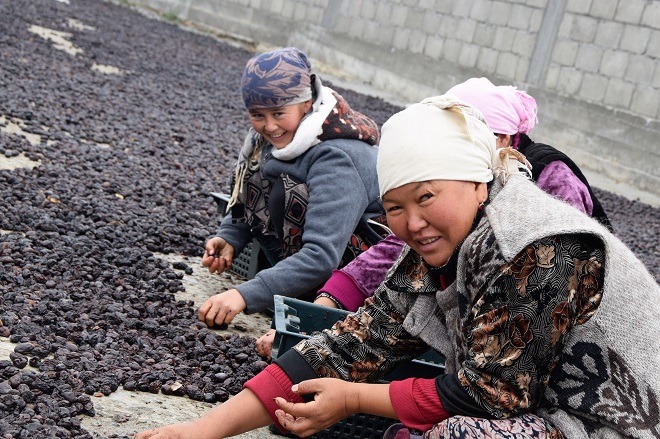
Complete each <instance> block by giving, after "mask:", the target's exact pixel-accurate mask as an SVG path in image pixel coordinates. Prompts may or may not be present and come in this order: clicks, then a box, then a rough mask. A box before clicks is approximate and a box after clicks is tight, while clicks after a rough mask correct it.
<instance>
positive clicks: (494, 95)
mask: <svg viewBox="0 0 660 439" xmlns="http://www.w3.org/2000/svg"><path fill="white" fill-rule="evenodd" d="M447 94H450V95H454V96H456V97H457V98H458V99H460V100H461V101H465V102H467V103H468V104H470V105H472V106H473V107H476V108H478V109H479V110H480V111H481V112H482V113H483V115H484V118H485V119H486V123H487V124H488V126H489V127H490V129H491V131H492V132H493V133H497V134H509V135H514V134H518V133H523V134H527V133H529V132H530V131H531V130H532V128H534V125H536V122H537V121H538V119H537V116H536V114H537V108H536V100H534V98H533V97H531V96H530V95H528V94H527V93H526V92H525V91H523V90H518V89H517V88H516V87H513V86H511V85H500V86H496V85H494V84H493V83H492V82H490V81H489V80H488V79H487V78H471V79H468V80H467V81H465V82H463V83H461V84H458V85H455V86H454V87H452V88H450V89H449V90H447Z"/></svg>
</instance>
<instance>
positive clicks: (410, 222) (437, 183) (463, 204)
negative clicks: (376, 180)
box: [383, 180, 488, 267]
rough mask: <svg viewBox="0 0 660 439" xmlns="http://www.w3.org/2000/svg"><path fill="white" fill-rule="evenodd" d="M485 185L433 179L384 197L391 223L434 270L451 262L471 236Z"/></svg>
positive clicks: (388, 220) (394, 191)
mask: <svg viewBox="0 0 660 439" xmlns="http://www.w3.org/2000/svg"><path fill="white" fill-rule="evenodd" d="M487 197H488V191H487V188H486V184H485V183H474V182H467V181H453V180H432V181H425V182H417V183H408V184H406V185H404V186H401V187H398V188H396V189H392V190H390V191H388V192H387V193H385V195H383V206H384V207H385V212H386V213H387V224H388V226H389V227H390V228H391V229H392V231H393V232H394V234H395V235H397V236H398V237H399V238H401V239H402V240H403V241H405V242H406V244H408V245H409V246H410V247H411V248H412V249H413V250H415V251H416V252H417V253H418V254H419V255H421V256H422V257H423V258H424V260H425V261H426V262H427V263H428V264H429V265H431V266H432V267H441V266H443V265H444V264H446V263H447V261H448V260H449V258H450V257H451V255H452V253H453V252H454V250H455V249H456V248H457V247H458V245H459V244H460V243H461V242H462V241H463V240H464V239H465V238H466V237H467V235H468V233H470V229H471V227H472V223H473V222H474V218H475V216H476V214H477V209H478V208H479V204H480V203H482V202H483V201H485V200H486V199H487Z"/></svg>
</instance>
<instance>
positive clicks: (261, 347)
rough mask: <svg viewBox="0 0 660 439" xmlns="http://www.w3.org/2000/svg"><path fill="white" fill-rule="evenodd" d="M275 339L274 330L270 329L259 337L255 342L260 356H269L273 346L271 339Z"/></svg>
mask: <svg viewBox="0 0 660 439" xmlns="http://www.w3.org/2000/svg"><path fill="white" fill-rule="evenodd" d="M274 339H275V330H274V329H271V330H269V331H268V332H266V333H265V334H264V335H262V336H261V337H259V339H258V340H257V342H256V345H257V353H258V354H259V355H261V356H262V357H266V358H270V351H271V349H272V347H273V340H274Z"/></svg>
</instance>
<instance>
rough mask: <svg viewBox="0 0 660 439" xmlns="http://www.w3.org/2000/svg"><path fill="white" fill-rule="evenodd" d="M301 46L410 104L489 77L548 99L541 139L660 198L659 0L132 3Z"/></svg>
mask: <svg viewBox="0 0 660 439" xmlns="http://www.w3.org/2000/svg"><path fill="white" fill-rule="evenodd" d="M132 3H134V4H137V5H139V6H146V7H150V8H153V9H156V10H158V11H160V12H162V13H167V14H169V16H172V15H176V16H177V17H179V18H181V19H187V20H191V21H194V22H197V23H201V24H204V25H207V26H210V27H212V28H215V29H217V30H219V31H221V32H224V33H226V34H227V35H232V36H237V37H240V38H244V39H248V40H250V41H254V42H259V43H264V44H267V45H271V46H296V47H299V48H300V49H301V50H303V51H305V52H306V53H307V54H308V55H309V56H310V57H312V58H313V59H314V61H315V62H317V61H318V62H321V63H323V64H324V65H326V66H331V67H332V68H333V69H335V70H336V71H338V72H342V74H344V75H345V76H346V78H347V79H348V80H353V81H359V82H364V83H367V84H369V85H370V86H372V87H374V88H376V89H378V90H382V91H385V92H387V93H389V94H391V95H394V96H397V97H398V98H399V99H401V100H403V101H406V102H413V101H417V100H419V99H421V98H423V97H426V96H429V95H436V94H441V93H443V92H444V91H445V90H447V89H448V88H450V87H451V86H453V85H454V84H456V83H459V82H462V81H464V80H466V79H467V78H470V77H474V76H486V77H488V78H490V79H491V81H493V82H494V83H496V84H512V85H516V86H518V87H519V88H521V89H525V90H527V91H528V92H529V93H530V94H532V96H534V97H535V98H536V100H537V102H538V105H539V121H540V123H539V125H538V126H537V128H536V129H535V130H534V131H533V132H532V133H531V135H532V138H534V139H535V140H537V141H540V142H542V143H548V144H551V145H553V146H556V147H557V148H559V149H561V150H563V151H564V152H566V153H567V154H568V155H569V156H571V157H572V158H573V159H574V160H575V161H576V162H577V163H578V164H580V165H581V166H583V167H585V168H588V169H590V170H592V171H595V172H598V173H600V174H603V175H605V176H607V177H610V178H612V179H615V180H617V181H621V182H625V183H628V184H631V185H633V186H635V187H637V188H639V189H642V190H645V191H648V192H651V193H655V194H660V140H659V139H660V136H659V134H660V62H659V58H660V1H650V0H461V1H455V0H132Z"/></svg>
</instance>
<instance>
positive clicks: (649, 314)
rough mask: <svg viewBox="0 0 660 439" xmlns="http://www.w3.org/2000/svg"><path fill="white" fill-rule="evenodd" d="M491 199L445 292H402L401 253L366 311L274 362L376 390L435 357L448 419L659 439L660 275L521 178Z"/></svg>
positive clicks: (412, 287) (404, 268)
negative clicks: (405, 365) (408, 366)
mask: <svg viewBox="0 0 660 439" xmlns="http://www.w3.org/2000/svg"><path fill="white" fill-rule="evenodd" d="M490 197H491V202H490V204H489V205H488V206H487V207H486V215H485V217H484V219H483V220H482V221H481V222H480V224H479V225H478V226H477V228H476V229H475V231H474V232H473V233H471V234H470V235H469V236H468V238H467V239H466V241H465V242H464V244H463V245H462V246H461V249H460V251H459V255H458V268H457V280H456V281H455V282H454V283H453V284H452V285H450V286H449V287H448V288H447V289H445V290H444V291H438V290H435V291H436V292H435V293H432V292H433V291H434V290H433V285H432V283H430V282H427V279H426V278H425V277H424V276H423V275H422V276H420V277H419V278H417V279H414V280H413V281H411V282H410V284H409V285H408V287H407V288H403V289H401V288H400V287H401V285H404V283H405V279H404V280H403V281H402V280H401V278H405V277H407V278H410V276H409V274H410V273H411V272H414V270H413V269H412V267H414V266H415V264H414V263H412V264H411V257H413V256H414V254H413V256H410V252H408V250H407V249H406V250H405V251H404V252H403V253H402V255H401V257H400V259H399V261H398V262H397V263H396V264H395V266H394V267H393V268H392V270H391V271H390V272H389V274H388V277H387V280H386V282H385V283H384V284H383V286H381V288H380V289H379V290H378V291H377V292H376V294H375V295H374V296H373V298H372V299H369V300H368V301H367V302H366V304H365V307H364V308H362V309H360V310H359V311H358V312H357V313H356V314H355V315H352V316H349V317H348V318H347V319H346V320H345V321H344V322H343V323H338V324H337V325H335V327H333V329H332V331H326V332H325V333H324V334H322V335H317V336H315V337H312V338H311V339H309V340H308V341H306V342H302V343H300V344H299V345H297V346H296V348H295V351H290V353H287V354H285V355H284V356H283V357H282V360H281V361H278V364H280V365H281V366H282V367H283V368H284V370H285V371H286V372H287V373H288V374H289V376H297V377H300V378H305V377H304V376H301V374H300V371H301V370H305V369H308V370H312V371H313V372H314V373H315V374H316V375H319V376H340V377H342V378H344V379H349V380H355V381H374V380H377V379H379V378H380V377H382V376H383V374H385V373H386V372H387V371H389V370H390V369H391V368H393V367H394V366H395V365H396V363H398V362H399V361H404V360H406V359H408V358H410V357H414V356H416V355H417V354H419V353H420V352H422V351H423V350H425V349H426V348H427V347H428V346H430V347H432V348H434V349H436V350H437V351H439V352H441V353H442V354H443V355H445V357H446V358H447V373H446V374H445V375H443V376H440V377H438V379H437V383H438V384H437V388H438V391H439V394H440V398H441V400H442V403H443V406H444V407H445V409H446V410H447V411H448V412H449V413H451V414H464V415H471V416H483V417H496V418H505V417H510V416H517V415H519V414H523V413H526V412H529V411H533V412H536V413H538V414H540V415H541V416H543V417H544V418H546V419H547V420H548V421H549V422H550V423H551V424H553V425H555V426H556V427H558V428H559V429H560V430H561V431H562V432H563V433H564V434H565V435H566V437H569V438H585V439H586V438H590V437H621V436H623V435H626V436H633V437H660V427H659V426H658V424H657V419H658V417H657V413H658V411H659V407H658V400H659V396H660V379H659V376H660V374H658V372H657V371H658V370H660V324H659V323H658V322H657V320H656V319H655V316H657V315H658V314H659V313H660V288H659V287H658V285H657V284H656V283H655V281H654V280H653V278H652V277H651V275H650V274H649V273H648V271H647V270H646V269H645V267H644V266H643V265H642V263H641V262H640V261H639V260H637V259H636V258H635V256H634V255H633V254H632V253H631V252H630V251H629V250H628V249H627V248H626V247H625V245H624V244H623V243H621V241H619V240H618V239H617V238H616V237H614V236H613V235H612V234H611V233H609V232H608V231H607V230H606V229H605V228H604V227H602V226H601V225H599V224H598V223H597V222H596V221H594V220H591V219H589V218H588V217H587V216H586V215H583V214H581V213H579V212H576V211H575V209H573V208H571V207H569V206H568V205H566V204H565V203H562V202H559V201H557V200H555V199H553V198H552V197H550V196H548V195H547V194H545V193H543V192H542V191H541V190H539V189H538V188H537V187H535V186H534V184H533V183H531V182H529V181H527V180H525V179H524V178H522V177H518V176H514V177H512V178H511V179H510V180H509V182H508V183H507V184H506V185H505V186H504V187H500V186H499V184H498V183H496V184H495V186H494V187H493V189H492V190H491V195H490ZM530 205H532V206H535V208H534V209H529V208H528V206H530ZM413 259H414V258H413ZM603 263H604V265H602V264H603ZM402 273H407V274H408V275H407V276H403V277H402ZM567 273H571V274H570V275H568V276H567V275H566V274H567ZM397 278H400V279H399V280H397ZM420 292H422V293H426V294H422V293H420ZM429 293H431V294H429ZM630 316H635V318H634V319H631V318H630ZM286 357H289V358H288V359H287V358H286ZM294 357H297V360H296V359H295V358H294ZM300 361H302V362H303V363H305V364H306V365H307V366H306V367H299V368H298V371H297V372H296V373H293V372H292V368H294V367H296V366H295V365H296V364H297V363H299V362H300ZM303 375H304V374H303ZM447 389H448V390H449V391H447ZM456 390H459V392H456ZM466 395H467V396H468V397H467V398H466ZM466 401H467V402H468V403H467V404H464V403H465V402H466ZM470 402H471V404H470ZM475 402H476V405H475V404H474V403H475ZM465 407H467V410H468V411H467V412H466V411H465ZM473 407H476V409H474V408H473Z"/></svg>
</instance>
